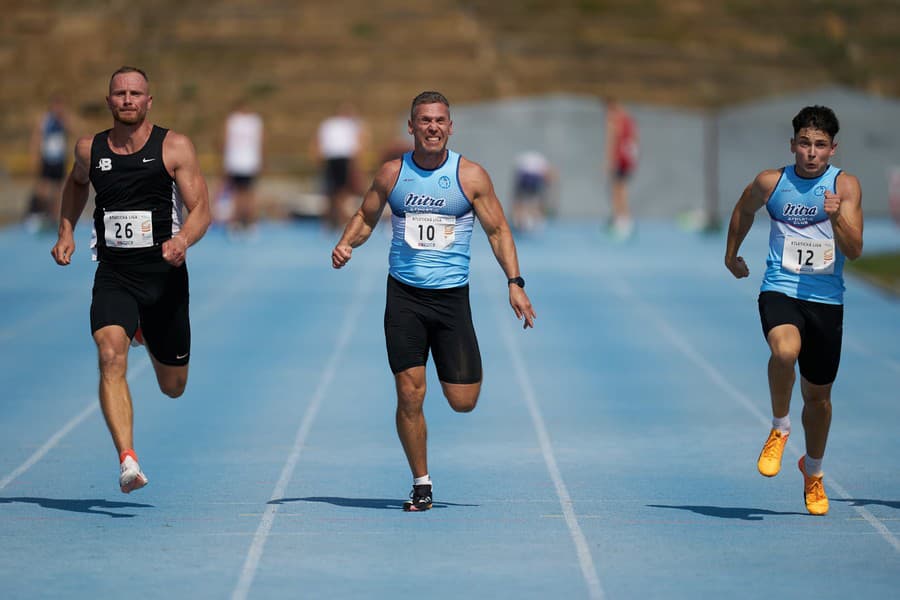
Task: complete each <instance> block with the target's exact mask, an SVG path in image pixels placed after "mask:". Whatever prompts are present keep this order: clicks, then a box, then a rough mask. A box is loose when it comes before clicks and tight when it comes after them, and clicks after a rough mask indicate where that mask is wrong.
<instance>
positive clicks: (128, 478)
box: [119, 456, 149, 494]
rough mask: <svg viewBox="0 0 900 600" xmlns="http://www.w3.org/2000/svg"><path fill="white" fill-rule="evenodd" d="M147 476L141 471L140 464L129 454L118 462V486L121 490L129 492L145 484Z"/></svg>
mask: <svg viewBox="0 0 900 600" xmlns="http://www.w3.org/2000/svg"><path fill="white" fill-rule="evenodd" d="M147 483H149V482H148V480H147V476H146V475H144V472H143V471H141V465H139V464H138V462H137V461H136V460H134V459H133V458H132V457H130V456H126V457H125V460H123V461H122V462H121V464H119V487H120V488H121V489H122V492H123V493H125V494H129V493H131V492H133V491H134V490H139V489H141V488H142V487H144V486H145V485H147Z"/></svg>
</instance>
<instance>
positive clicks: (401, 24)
mask: <svg viewBox="0 0 900 600" xmlns="http://www.w3.org/2000/svg"><path fill="white" fill-rule="evenodd" d="M0 11H2V14H3V19H2V24H0V32H2V35H0V81H2V86H0V105H2V107H3V109H2V112H0V190H2V192H0V218H2V219H3V221H4V222H7V223H8V222H12V221H16V220H18V219H21V218H22V215H23V214H24V213H25V212H26V210H27V205H28V202H29V197H30V196H31V194H32V187H33V185H34V183H33V182H34V178H35V177H36V176H37V173H36V170H37V166H36V165H37V164H38V163H37V161H36V159H35V151H34V142H33V137H34V130H35V127H36V125H35V124H36V122H38V121H39V119H40V118H41V115H42V113H43V112H44V111H46V109H47V106H48V102H49V101H50V99H51V98H53V97H58V98H60V99H61V100H62V102H63V103H64V105H65V107H66V109H67V111H68V115H69V119H70V129H71V136H70V137H69V138H68V139H67V142H66V146H67V148H66V155H67V157H70V156H71V149H72V145H73V143H74V139H75V137H77V136H80V135H88V134H93V133H95V132H97V131H100V130H103V129H106V128H108V127H109V126H110V123H111V118H110V116H109V113H108V111H107V109H106V105H105V101H104V96H105V95H106V92H107V85H108V81H109V76H110V74H111V73H112V72H113V71H114V70H115V69H116V68H118V67H119V66H121V65H132V66H138V67H141V68H143V69H144V70H146V71H147V73H148V75H149V77H150V82H151V94H152V95H153V97H154V104H153V109H152V112H151V119H152V120H153V122H155V123H157V124H160V125H163V126H166V127H170V128H172V129H175V130H177V131H180V132H182V133H185V134H187V135H189V136H190V137H191V138H192V139H193V141H194V143H195V145H196V147H197V151H198V153H199V155H200V157H201V162H202V167H203V170H204V173H205V174H206V175H207V177H208V178H209V180H210V190H211V193H213V194H214V195H215V194H218V192H217V190H218V189H219V188H218V187H217V182H218V181H219V179H220V178H221V176H222V172H223V167H222V144H223V139H222V138H223V124H224V122H225V119H226V116H227V115H228V114H229V111H230V110H231V109H232V108H233V107H234V106H235V105H236V104H237V103H239V102H245V103H246V104H247V105H248V106H249V107H250V109H252V110H253V111H255V112H257V113H258V114H260V115H261V116H262V118H263V122H264V127H265V137H264V163H263V164H264V166H263V170H262V172H261V176H260V178H259V182H258V184H259V185H258V188H257V189H258V195H259V210H260V213H261V216H262V217H263V218H267V217H269V218H279V217H289V216H295V217H297V216H299V217H306V216H311V217H316V216H318V215H319V214H320V213H321V211H322V210H323V206H324V200H323V195H322V192H323V189H322V176H321V173H320V171H321V169H320V165H319V164H318V163H317V161H316V157H315V153H314V152H313V151H312V150H311V148H312V145H313V142H314V139H315V138H316V132H317V128H318V126H319V125H320V123H321V122H322V121H323V120H324V119H325V118H327V117H329V116H330V115H333V114H334V113H335V112H336V111H337V109H338V107H339V106H341V105H342V104H344V103H350V104H352V105H353V106H354V107H355V110H356V111H357V114H358V117H359V118H360V119H361V120H362V121H363V122H365V124H366V126H367V131H368V137H367V142H366V144H365V146H364V147H363V149H362V152H361V155H360V158H359V167H360V170H361V171H362V176H363V177H365V178H366V179H368V177H369V176H371V173H372V172H373V170H374V169H375V168H376V167H377V166H378V165H379V164H380V162H381V160H383V159H384V158H385V157H386V156H390V155H391V154H392V153H394V152H396V151H397V149H398V145H399V147H400V148H402V146H403V144H404V143H406V142H407V141H408V139H409V138H408V136H407V135H406V127H405V124H406V118H407V114H408V110H409V103H410V101H411V99H412V98H413V97H414V96H415V95H416V94H418V93H419V92H421V91H423V90H426V89H435V90H439V91H441V92H443V93H444V94H445V95H446V96H447V97H448V98H449V99H450V102H451V105H452V116H453V119H454V122H455V129H456V132H455V136H454V138H453V139H452V140H451V146H452V147H453V148H455V149H457V150H459V151H461V152H463V153H464V154H466V155H467V156H469V157H470V158H472V159H473V160H476V161H478V162H481V163H482V164H484V165H485V166H486V167H487V168H488V171H489V172H490V173H491V175H492V177H493V179H494V182H495V184H496V186H497V189H498V192H499V194H500V196H501V198H502V199H503V200H504V202H506V201H507V200H508V198H509V196H510V194H511V186H512V177H513V161H514V159H515V156H516V155H518V154H519V153H520V152H522V151H525V150H537V151H540V152H542V153H543V154H544V155H545V156H546V157H547V158H548V160H549V162H550V163H551V164H553V165H554V166H555V167H556V169H557V170H558V172H559V177H558V180H557V181H558V185H557V189H556V191H555V196H556V198H555V211H556V214H558V216H559V217H561V218H566V217H572V218H582V217H592V218H593V217H596V218H597V219H598V220H600V219H603V218H606V216H607V215H608V211H609V208H608V207H609V201H608V194H607V191H606V190H607V187H608V185H607V183H608V182H606V181H605V177H606V175H605V173H604V170H603V168H602V160H603V156H602V155H603V149H604V146H603V140H604V126H605V125H604V103H603V98H604V97H606V96H613V97H616V98H618V99H619V100H620V101H621V103H622V104H624V105H625V106H627V107H628V109H629V110H630V111H631V112H632V114H633V115H634V116H635V118H636V120H637V123H638V125H639V127H640V132H641V158H640V166H639V168H638V170H637V172H636V174H635V177H634V179H633V182H632V184H633V185H632V189H631V203H632V210H633V212H634V214H635V216H636V217H637V218H648V217H662V218H680V219H688V220H691V221H692V222H693V223H695V224H697V225H699V226H709V227H717V226H719V225H720V224H721V222H722V220H723V219H724V218H726V217H727V213H728V212H730V209H731V206H733V204H734V201H735V200H736V198H737V195H738V194H739V193H740V190H741V189H742V188H743V186H744V185H745V184H746V183H747V182H748V181H749V180H750V179H751V178H752V177H753V176H754V175H755V174H756V173H757V172H758V171H759V170H761V169H763V168H767V167H776V166H780V165H783V164H786V163H788V162H791V156H790V154H789V149H788V140H789V138H790V136H791V133H792V131H791V128H790V119H791V118H792V117H793V115H794V114H796V112H797V111H798V110H799V109H800V108H801V107H802V106H803V105H805V104H815V103H819V104H827V105H829V106H831V107H832V108H834V109H835V111H836V112H837V115H838V117H839V118H840V119H841V124H842V128H843V129H842V132H841V133H840V134H839V135H838V142H839V144H840V145H839V151H838V157H837V159H836V161H835V162H836V163H837V164H839V165H840V166H842V167H844V168H846V169H848V170H849V171H851V172H853V173H855V174H857V175H859V176H860V178H861V180H862V183H863V189H864V192H865V206H866V211H867V216H870V215H872V216H876V215H884V216H887V215H888V214H890V212H891V202H892V198H893V199H894V200H893V201H894V202H895V203H900V191H898V189H897V188H900V171H898V170H896V169H897V168H898V167H897V165H900V135H898V134H900V125H898V123H900V71H898V69H897V62H896V61H897V57H898V56H900V1H898V0H852V1H850V0H848V1H840V0H795V1H793V2H774V1H770V0H721V1H712V0H520V1H510V0H444V1H442V2H438V1H436V0H416V1H412V0H377V1H374V2H373V1H364V0H330V1H327V2H326V1H322V0H313V1H288V0H254V1H253V2H250V1H244V0H203V1H199V0H179V1H175V0H146V1H144V2H139V3H136V2H126V1H123V0H106V1H100V0H77V1H75V0H31V1H29V2H22V1H18V0H0ZM69 160H70V158H69ZM892 181H893V184H892Z"/></svg>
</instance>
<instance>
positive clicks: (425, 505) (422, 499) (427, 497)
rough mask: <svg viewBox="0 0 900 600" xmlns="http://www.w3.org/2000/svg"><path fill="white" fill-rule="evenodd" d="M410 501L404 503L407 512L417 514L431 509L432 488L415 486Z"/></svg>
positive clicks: (410, 494)
mask: <svg viewBox="0 0 900 600" xmlns="http://www.w3.org/2000/svg"><path fill="white" fill-rule="evenodd" d="M409 498H410V499H409V500H407V501H406V502H404V503H403V510H405V511H406V512H417V511H422V510H428V509H429V508H431V486H430V485H427V484H426V485H414V486H413V489H412V491H411V492H410V493H409Z"/></svg>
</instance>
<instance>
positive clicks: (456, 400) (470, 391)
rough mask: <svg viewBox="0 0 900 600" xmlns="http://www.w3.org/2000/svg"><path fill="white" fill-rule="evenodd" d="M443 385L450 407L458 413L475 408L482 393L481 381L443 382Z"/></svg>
mask: <svg viewBox="0 0 900 600" xmlns="http://www.w3.org/2000/svg"><path fill="white" fill-rule="evenodd" d="M442 386H443V388H444V396H445V397H446V398H447V402H448V403H449V404H450V408H452V409H453V410H455V411H456V412H458V413H467V412H472V411H473V410H475V406H476V405H477V404H478V396H479V395H480V393H481V383H473V384H454V383H442Z"/></svg>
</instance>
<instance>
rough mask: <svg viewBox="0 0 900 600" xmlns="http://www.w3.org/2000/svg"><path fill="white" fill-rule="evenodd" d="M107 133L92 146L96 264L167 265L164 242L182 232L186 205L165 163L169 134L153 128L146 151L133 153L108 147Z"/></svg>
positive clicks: (145, 147) (96, 136) (144, 147)
mask: <svg viewBox="0 0 900 600" xmlns="http://www.w3.org/2000/svg"><path fill="white" fill-rule="evenodd" d="M110 131H111V130H109V129H107V130H106V131H102V132H100V133H98V134H97V135H95V136H94V141H93V143H92V144H91V163H90V165H89V168H90V180H91V185H92V186H93V187H94V191H95V192H96V194H95V197H94V230H93V232H92V236H91V248H93V250H94V259H95V260H101V261H103V262H109V263H115V264H123V265H136V264H151V263H159V262H163V257H162V243H163V242H164V241H166V240H168V239H169V238H171V237H172V236H173V235H175V234H176V233H178V231H180V230H181V225H182V222H183V203H182V200H181V196H180V195H179V193H178V187H177V186H176V185H175V180H174V179H173V178H172V176H171V175H169V172H168V171H167V170H166V165H165V164H164V162H163V140H165V138H166V134H167V133H168V131H169V130H168V129H164V128H162V127H158V126H156V125H154V126H153V130H152V131H151V132H150V137H149V138H148V139H147V142H146V143H145V144H144V146H143V147H142V148H141V149H140V150H138V151H137V152H134V153H132V154H116V153H115V152H113V151H112V150H111V149H110V147H109V141H108V140H109V133H110Z"/></svg>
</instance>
